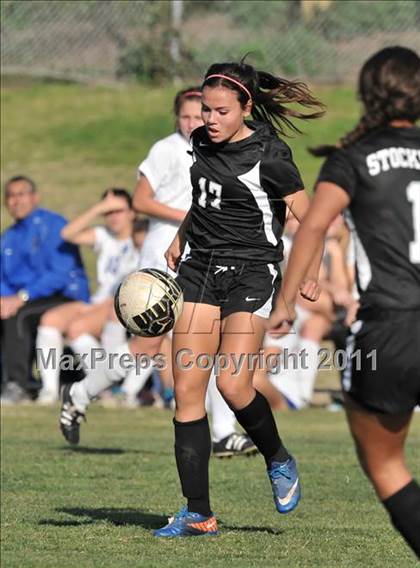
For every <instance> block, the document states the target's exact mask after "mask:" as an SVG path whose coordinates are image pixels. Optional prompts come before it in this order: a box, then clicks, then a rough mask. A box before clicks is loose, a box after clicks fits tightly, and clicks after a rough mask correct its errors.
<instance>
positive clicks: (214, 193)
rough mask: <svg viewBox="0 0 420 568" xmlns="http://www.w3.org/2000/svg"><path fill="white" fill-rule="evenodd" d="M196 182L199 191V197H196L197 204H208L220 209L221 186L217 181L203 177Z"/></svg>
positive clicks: (204, 205)
mask: <svg viewBox="0 0 420 568" xmlns="http://www.w3.org/2000/svg"><path fill="white" fill-rule="evenodd" d="M198 184H199V186H200V191H201V194H200V197H199V198H198V204H199V205H200V207H209V206H210V207H215V208H216V209H220V203H221V201H222V186H221V185H220V184H219V183H216V182H214V181H209V180H208V179H206V178H203V177H201V178H200V179H199V180H198ZM211 197H212V198H211Z"/></svg>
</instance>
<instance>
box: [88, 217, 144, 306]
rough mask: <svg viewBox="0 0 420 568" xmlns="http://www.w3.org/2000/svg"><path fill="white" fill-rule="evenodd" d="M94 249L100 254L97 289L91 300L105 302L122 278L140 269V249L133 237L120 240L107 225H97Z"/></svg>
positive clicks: (97, 265) (97, 267)
mask: <svg viewBox="0 0 420 568" xmlns="http://www.w3.org/2000/svg"><path fill="white" fill-rule="evenodd" d="M94 251H95V252H96V253H97V254H98V260H97V263H96V278H97V289H96V292H95V294H94V295H93V296H92V298H91V301H92V303H94V304H98V303H99V302H103V301H104V300H106V299H107V298H110V297H112V296H113V295H114V293H115V291H116V289H117V286H118V285H119V284H120V282H121V280H122V279H123V278H124V277H125V276H127V274H129V273H130V272H133V271H134V270H137V269H138V266H139V251H138V249H137V248H136V247H135V246H134V243H133V239H132V238H131V237H130V238H129V239H123V240H119V239H116V238H115V237H114V235H113V234H112V233H111V231H109V230H108V229H107V228H106V227H101V226H99V227H95V244H94Z"/></svg>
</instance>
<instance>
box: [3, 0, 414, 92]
mask: <svg viewBox="0 0 420 568" xmlns="http://www.w3.org/2000/svg"><path fill="white" fill-rule="evenodd" d="M419 29H420V1H418V0H392V1H390V0H346V1H341V0H300V1H299V0H269V1H264V0H256V1H254V0H246V1H241V0H213V1H212V2H208V1H201V0H172V1H171V0H100V1H95V0H71V1H70V0H36V1H31V0H2V2H1V47H2V50H1V51H2V59H1V60H2V72H3V73H13V74H24V75H25V74H28V75H40V76H46V77H58V78H63V79H68V80H82V81H101V82H106V81H122V80H130V79H132V78H137V79H140V80H152V81H161V82H165V81H167V80H168V79H170V80H174V79H183V80H186V79H191V80H192V79H197V78H199V77H200V76H201V75H202V73H203V72H204V71H205V69H206V68H207V67H208V66H209V65H210V64H211V63H213V62H215V61H226V60H237V59H239V58H240V57H241V56H243V55H244V54H245V53H248V52H250V55H249V61H250V62H251V63H253V64H255V65H256V66H259V67H265V68H267V69H269V70H270V71H272V72H277V73H279V74H282V75H284V76H288V77H294V76H299V77H302V78H307V79H312V80H316V81H317V82H343V81H347V80H351V79H353V77H354V75H355V74H356V72H357V70H358V69H359V67H360V65H361V63H362V62H363V61H364V60H365V59H366V57H367V56H368V55H369V54H371V53H373V52H375V51H376V50H378V49H380V48H382V47H385V46H389V45H395V44H400V45H404V46H407V47H411V48H413V49H416V50H417V51H419V50H420V33H419Z"/></svg>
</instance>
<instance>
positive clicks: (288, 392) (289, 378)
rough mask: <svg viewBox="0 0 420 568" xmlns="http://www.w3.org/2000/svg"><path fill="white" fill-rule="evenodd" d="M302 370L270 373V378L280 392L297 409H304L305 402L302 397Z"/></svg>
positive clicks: (290, 369) (284, 370) (283, 370)
mask: <svg viewBox="0 0 420 568" xmlns="http://www.w3.org/2000/svg"><path fill="white" fill-rule="evenodd" d="M299 372H300V369H294V368H293V369H292V368H290V366H289V369H282V370H281V371H279V372H278V373H268V378H269V379H270V381H271V382H272V383H273V385H274V386H275V387H276V389H277V390H278V391H280V392H281V394H282V395H284V396H285V397H286V398H287V399H288V400H290V402H291V403H292V404H293V406H295V407H296V408H303V407H304V406H305V401H304V398H303V395H302V388H301V387H302V385H301V384H300V382H299Z"/></svg>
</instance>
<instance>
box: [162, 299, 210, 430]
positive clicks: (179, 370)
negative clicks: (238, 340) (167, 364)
mask: <svg viewBox="0 0 420 568" xmlns="http://www.w3.org/2000/svg"><path fill="white" fill-rule="evenodd" d="M219 319H220V309H219V308H218V307H216V306H210V305H208V304H193V303H191V302H186V303H185V304H184V309H183V312H182V315H181V316H180V318H179V320H178V322H177V324H176V326H175V329H174V333H173V339H172V368H173V375H174V386H175V401H176V411H175V419H176V420H177V421H180V422H188V421H191V420H198V419H200V418H202V417H203V416H204V415H205V414H206V409H205V398H206V390H207V384H208V381H209V377H210V372H211V368H208V369H201V368H198V366H197V364H196V357H197V355H199V354H202V353H203V354H206V355H208V356H209V357H213V356H214V355H215V354H216V352H217V349H218V347H219V341H220V321H219ZM191 363H192V364H191ZM190 364H191V366H190V368H187V367H188V365H190Z"/></svg>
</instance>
